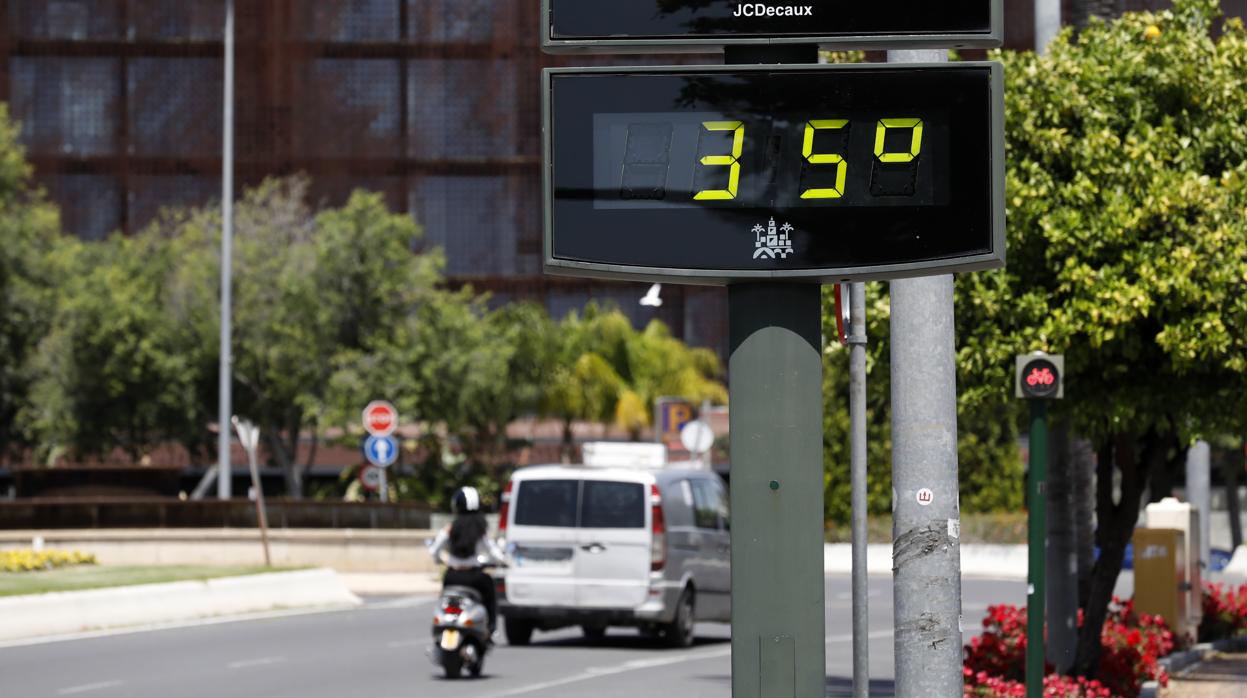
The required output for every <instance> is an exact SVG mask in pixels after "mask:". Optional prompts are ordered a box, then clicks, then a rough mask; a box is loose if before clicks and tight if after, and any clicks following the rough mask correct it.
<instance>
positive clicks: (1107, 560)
mask: <svg viewBox="0 0 1247 698" xmlns="http://www.w3.org/2000/svg"><path fill="white" fill-rule="evenodd" d="M1170 436H1171V435H1165V437H1162V436H1161V435H1159V434H1157V433H1156V432H1154V431H1149V432H1148V433H1147V434H1145V435H1144V436H1143V438H1142V440H1141V444H1142V447H1143V448H1142V451H1141V453H1139V455H1138V456H1137V457H1136V453H1135V440H1134V438H1132V437H1131V436H1129V435H1124V434H1120V435H1118V436H1117V438H1116V439H1114V441H1113V443H1112V444H1111V445H1106V446H1105V447H1102V448H1101V449H1100V463H1099V464H1098V468H1097V483H1096V486H1097V487H1096V489H1097V495H1096V500H1097V508H1096V519H1097V521H1098V522H1099V527H1098V528H1097V530H1096V537H1097V539H1098V542H1099V545H1100V558H1099V559H1098V560H1096V563H1095V567H1094V568H1093V569H1092V575H1091V589H1090V593H1089V595H1088V599H1087V605H1086V607H1085V608H1084V610H1083V618H1084V621H1083V626H1082V628H1080V629H1079V633H1078V658H1077V661H1076V663H1075V671H1076V672H1077V673H1078V674H1079V675H1081V676H1085V677H1087V678H1095V675H1096V672H1097V671H1098V670H1099V667H1100V654H1101V650H1102V647H1101V645H1100V635H1101V633H1102V632H1103V629H1104V620H1105V618H1107V617H1108V605H1109V602H1110V601H1112V599H1113V590H1114V588H1116V586H1117V577H1118V576H1119V575H1120V574H1121V566H1122V562H1123V560H1124V558H1125V555H1126V544H1127V543H1129V542H1130V539H1131V537H1132V536H1133V534H1134V526H1135V524H1136V523H1137V522H1138V520H1139V507H1140V504H1141V503H1142V497H1143V492H1144V490H1145V489H1146V488H1147V480H1148V477H1149V476H1150V475H1151V474H1152V473H1154V472H1157V470H1156V468H1157V467H1158V465H1157V462H1158V461H1159V462H1160V463H1161V464H1163V463H1165V462H1166V461H1168V458H1167V456H1168V449H1169V445H1170V442H1171V441H1172V442H1176V441H1177V437H1176V435H1172V437H1171V438H1166V437H1170ZM1114 465H1115V466H1116V468H1117V469H1118V470H1119V471H1120V472H1121V497H1120V499H1119V501H1117V502H1114V501H1113V490H1112V487H1113V478H1112V474H1113V467H1114Z"/></svg>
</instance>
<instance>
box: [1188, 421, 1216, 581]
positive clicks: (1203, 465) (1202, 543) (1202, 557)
mask: <svg viewBox="0 0 1247 698" xmlns="http://www.w3.org/2000/svg"><path fill="white" fill-rule="evenodd" d="M1211 478H1212V448H1211V447H1210V446H1209V445H1208V442H1207V441H1196V442H1195V443H1194V444H1192V445H1191V448H1190V449H1188V450H1187V452H1186V501H1187V502H1189V503H1191V504H1194V505H1195V506H1196V507H1197V508H1198V509H1199V564H1200V565H1201V569H1203V570H1207V569H1208V564H1209V562H1211V559H1210V552H1209V549H1210V547H1211V546H1210V541H1209V540H1208V536H1209V535H1211V533H1212V521H1211V519H1210V514H1211V513H1212V481H1211Z"/></svg>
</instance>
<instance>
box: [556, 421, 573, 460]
mask: <svg viewBox="0 0 1247 698" xmlns="http://www.w3.org/2000/svg"><path fill="white" fill-rule="evenodd" d="M572 450H573V447H572V420H570V419H564V420H563V445H562V447H561V448H560V449H559V451H560V455H561V457H562V460H563V462H564V463H570V462H572Z"/></svg>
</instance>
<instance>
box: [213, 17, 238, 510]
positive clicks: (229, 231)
mask: <svg viewBox="0 0 1247 698" xmlns="http://www.w3.org/2000/svg"><path fill="white" fill-rule="evenodd" d="M224 101H225V114H224V133H223V134H222V141H223V149H222V158H221V159H222V164H221V365H220V369H219V370H220V387H219V394H220V400H219V402H218V411H217V425H218V426H219V429H220V433H219V434H218V435H217V496H218V497H220V498H221V499H229V498H230V496H231V495H232V492H231V491H230V484H231V482H230V476H231V473H230V428H229V425H230V417H231V412H232V406H231V404H230V403H231V395H230V389H231V387H232V375H233V374H232V371H231V366H232V364H233V357H232V356H231V352H230V335H231V329H232V328H231V317H230V306H231V304H232V303H233V293H232V289H231V284H232V281H231V279H232V277H233V270H232V269H231V268H230V267H231V262H232V258H233V254H234V0H226V3H225V99H224Z"/></svg>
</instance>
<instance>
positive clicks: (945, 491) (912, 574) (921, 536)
mask: <svg viewBox="0 0 1247 698" xmlns="http://www.w3.org/2000/svg"><path fill="white" fill-rule="evenodd" d="M946 60H948V54H947V52H946V51H943V50H922V51H888V62H889V63H915V62H943V61H946ZM890 289H891V294H892V318H891V327H892V343H891V351H892V489H893V492H894V493H895V494H894V499H893V509H892V575H893V582H892V599H893V608H894V609H895V610H894V623H895V638H894V642H895V648H896V658H895V661H896V695H897V696H898V698H930V697H932V696H940V697H941V698H944V697H946V696H948V697H951V696H960V695H961V693H962V677H961V649H962V646H961V626H962V621H961V542H960V537H961V513H960V505H959V501H958V488H957V484H958V483H957V371H956V354H955V348H954V344H955V338H954V326H953V277H952V276H951V275H941V276H930V277H925V278H919V279H900V280H896V281H893V282H892V283H891V284H890Z"/></svg>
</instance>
